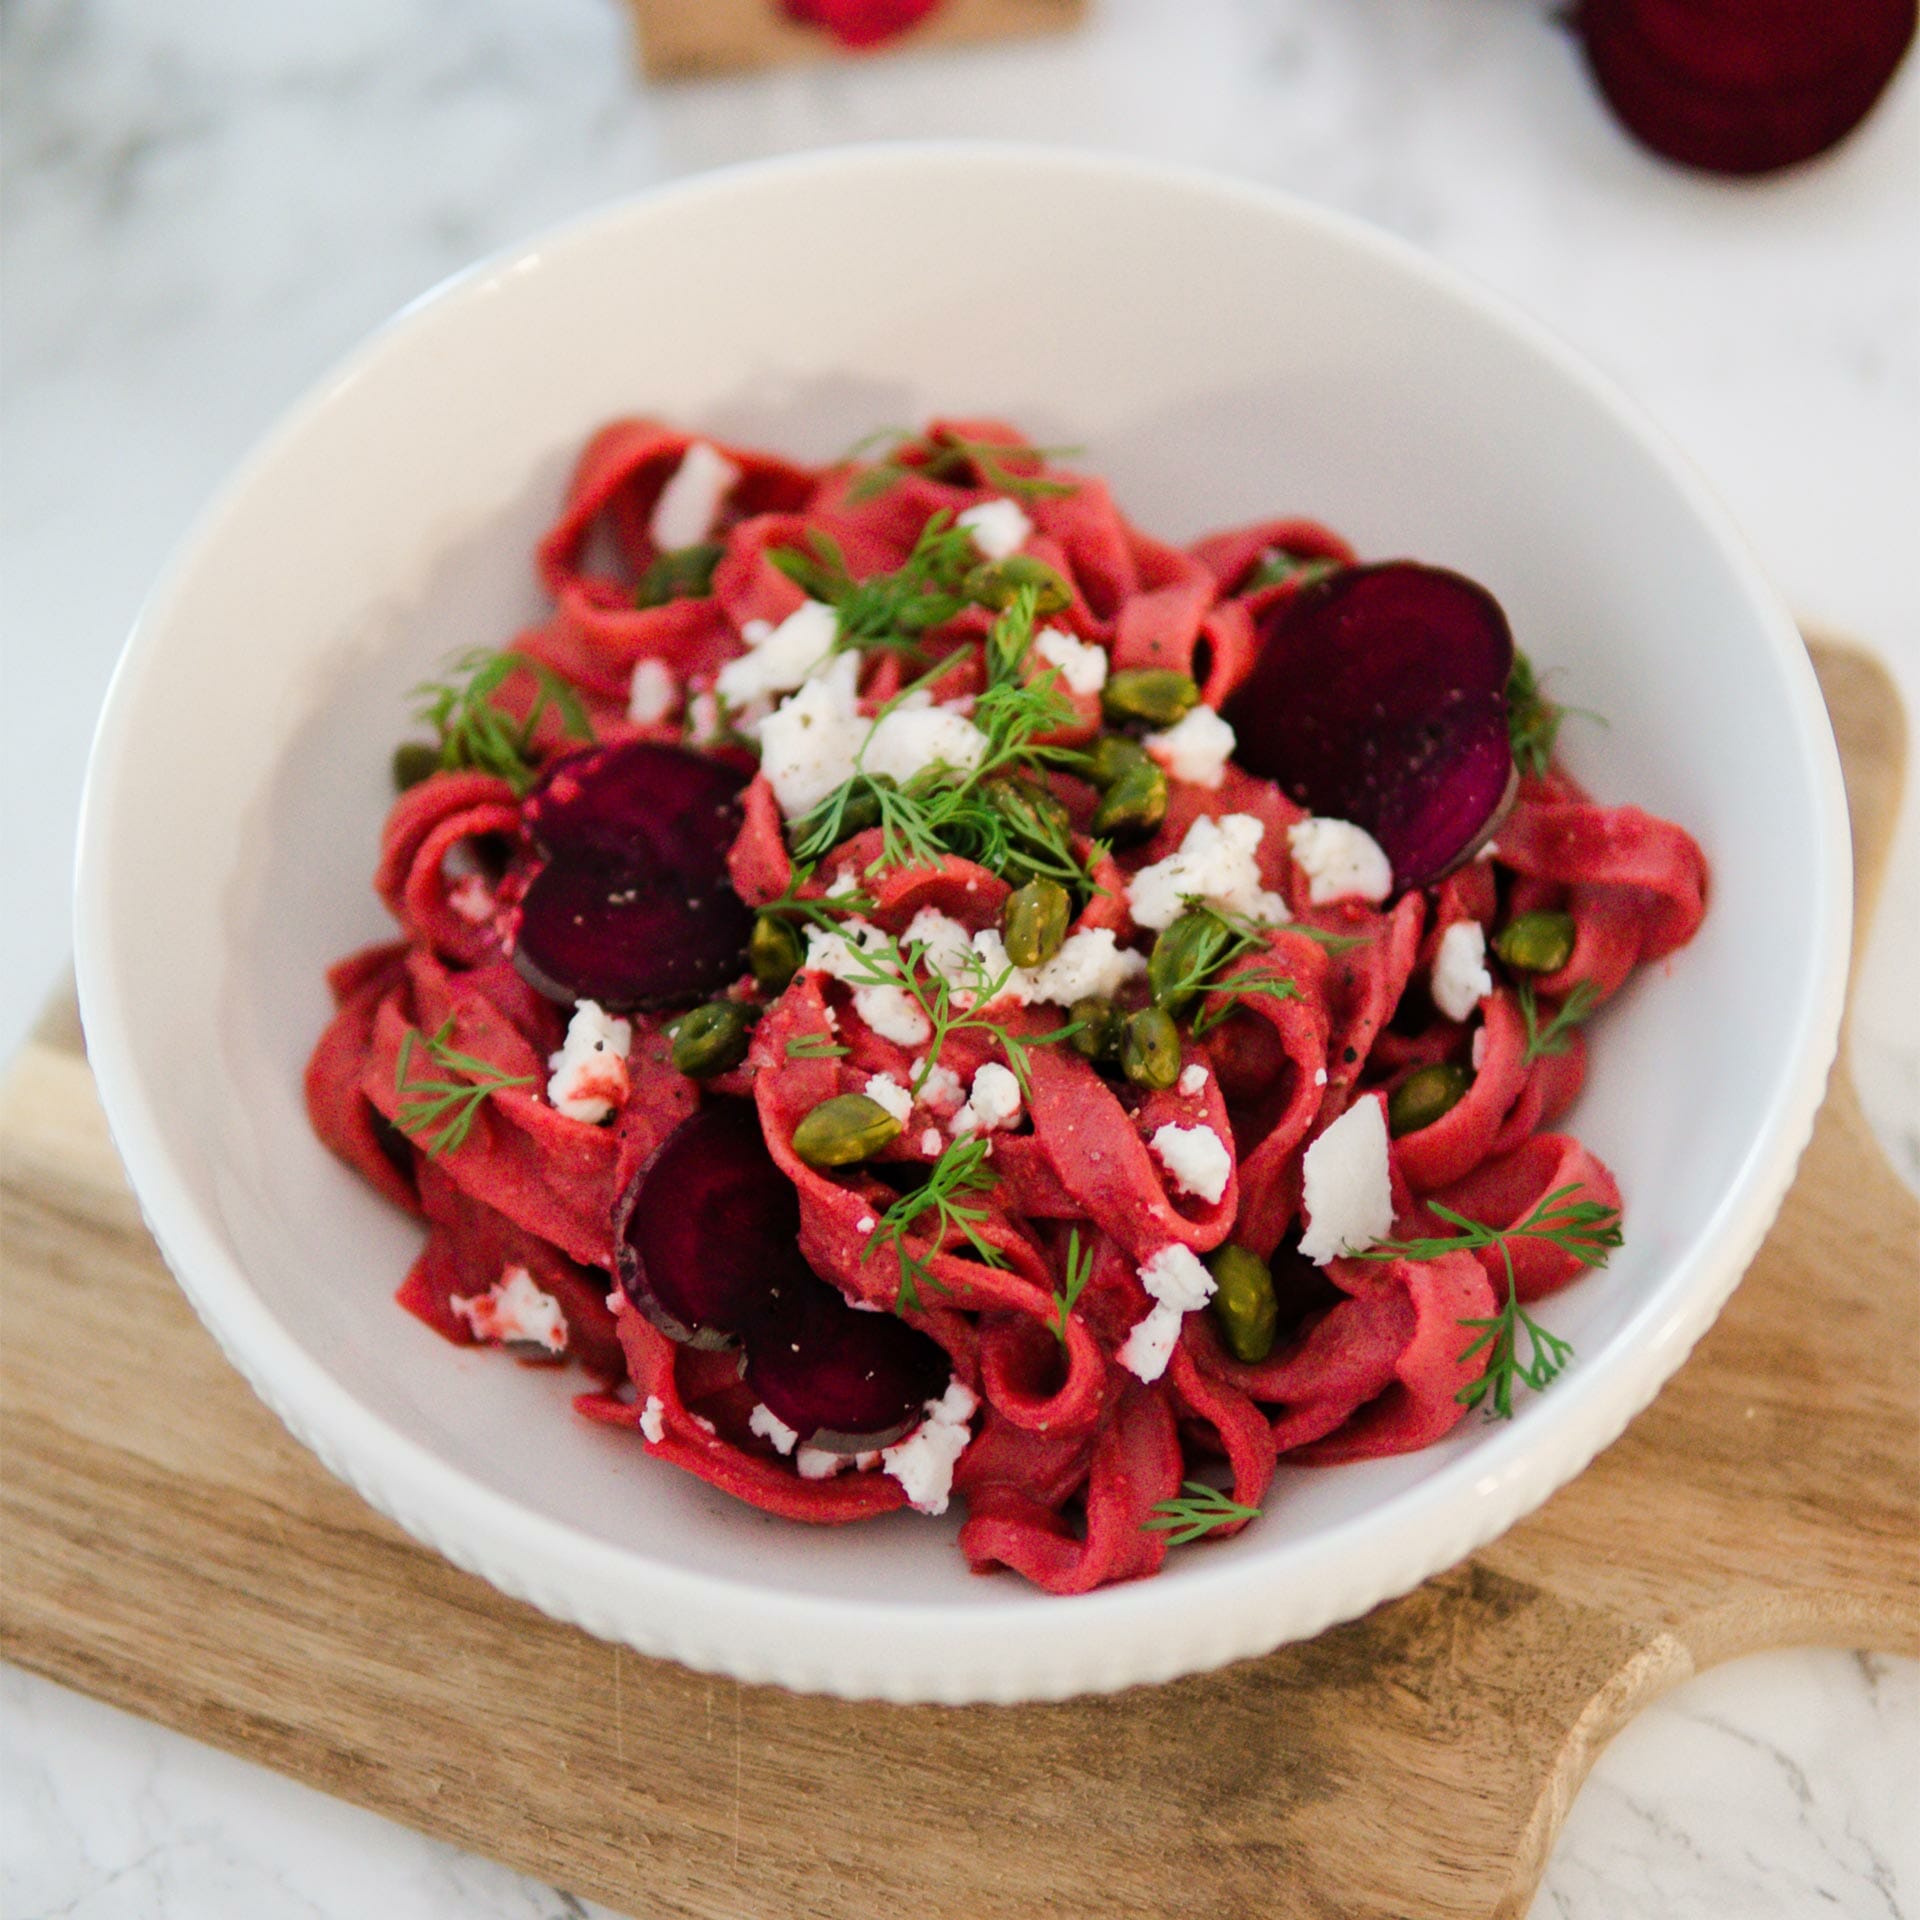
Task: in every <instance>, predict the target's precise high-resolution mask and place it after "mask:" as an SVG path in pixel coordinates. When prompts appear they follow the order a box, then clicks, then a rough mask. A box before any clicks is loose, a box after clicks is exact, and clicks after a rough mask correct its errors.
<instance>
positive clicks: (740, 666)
mask: <svg viewBox="0 0 1920 1920" xmlns="http://www.w3.org/2000/svg"><path fill="white" fill-rule="evenodd" d="M839 631H840V616H839V615H838V614H837V613H835V612H834V610H833V609H832V608H831V607H830V606H828V605H827V604H826V603H825V602H824V601H821V600H803V601H801V603H800V604H799V606H797V607H796V608H795V609H794V610H793V611H792V612H791V613H790V614H788V615H787V617H786V618H785V619H784V620H782V621H781V622H780V624H779V625H778V626H777V627H775V628H774V629H773V630H772V631H771V632H769V633H763V634H760V635H758V636H757V638H756V635H755V634H754V632H753V631H752V630H751V628H750V627H749V629H747V630H745V632H744V637H745V639H746V641H747V644H748V647H749V651H748V652H746V653H743V654H742V655H741V656H740V658H739V659H738V660H729V661H728V662H727V664H726V665H725V666H724V667H722V668H721V669H720V671H719V672H718V673H717V674H715V675H714V680H713V685H714V691H715V692H716V693H718V694H719V695H720V696H721V698H722V699H724V700H725V701H727V703H728V704H729V705H731V706H735V707H738V706H741V705H743V704H745V702H747V701H749V700H753V699H756V698H758V697H760V696H761V695H764V694H773V693H791V692H792V691H793V690H794V689H795V688H796V687H798V686H801V685H803V684H804V683H805V681H806V679H807V676H808V675H809V674H811V673H812V672H813V670H814V669H815V668H816V667H818V666H819V665H820V664H821V662H822V661H824V660H825V659H826V658H827V656H828V654H829V653H831V652H832V650H833V642H834V636H835V635H836V634H838V633H839ZM840 658H842V659H846V660H849V661H852V662H853V664H854V665H855V666H856V667H857V666H858V664H859V662H858V660H857V658H856V657H855V656H854V655H852V654H843V655H841V656H840Z"/></svg>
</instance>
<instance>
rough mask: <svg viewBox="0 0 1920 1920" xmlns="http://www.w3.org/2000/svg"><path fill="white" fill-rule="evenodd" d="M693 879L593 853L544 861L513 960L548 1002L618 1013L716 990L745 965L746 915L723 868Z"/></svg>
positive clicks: (523, 913) (524, 902)
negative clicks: (697, 881) (595, 1005)
mask: <svg viewBox="0 0 1920 1920" xmlns="http://www.w3.org/2000/svg"><path fill="white" fill-rule="evenodd" d="M692 884H693V883H692V882H691V881H689V880H685V879H682V878H679V877H677V876H673V875H668V876H666V877H665V878H663V879H655V878H652V877H650V876H646V875H643V874H641V873H640V872H637V871H636V870H635V869H634V868H632V867H626V866H618V865H614V864H612V863H611V862H609V861H607V860H604V859H601V858H598V857H595V856H593V855H586V856H579V855H575V856H568V857H556V858H554V859H552V860H549V861H548V862H547V863H546V865H545V866H543V867H542V868H541V869H540V870H539V871H538V872H537V873H536V874H535V875H534V876H533V878H532V879H531V880H530V881H529V882H528V883H527V890H526V892H525V894H524V895H523V896H522V898H521V901H520V925H519V933H518V936H517V939H516V943H515V947H514V956H513V957H514V963H515V965H516V966H518V967H519V969H520V972H521V973H522V975H524V976H525V978H526V979H527V980H528V981H529V982H530V983H531V984H532V985H533V986H535V987H537V988H538V989H539V990H540V992H542V993H544V994H546V995H548V996H549V997H550V998H552V999H555V1000H597V1001H598V1002H599V1003H600V1004H601V1005H602V1006H603V1007H610V1008H612V1009H614V1010H615V1011H616V1012H625V1011H627V1010H629V1009H631V1008H634V1007H665V1006H672V1005H675V1004H680V1003H684V1002H686V1001H690V1000H700V999H704V998H707V997H708V996H710V995H712V994H716V993H719V992H721V991H722V990H723V989H725V988H726V987H728V986H730V985H731V984H732V983H733V982H734V981H735V980H737V979H739V977H740V975H741V972H742V971H743V969H744V968H745V966H746V952H747V936H748V934H749V933H751V932H752V930H753V915H752V914H751V913H750V912H749V911H748V910H747V908H746V907H745V906H744V905H743V904H742V902H741V900H740V898H739V896H738V895H737V894H735V892H734V891H733V889H732V887H731V886H729V885H728V883H727V879H726V876H725V873H724V872H722V873H721V874H720V875H718V876H717V877H716V876H708V877H707V878H706V879H705V881H704V883H703V886H704V891H702V892H699V893H690V892H687V891H685V889H686V888H687V887H689V886H691V885H692Z"/></svg>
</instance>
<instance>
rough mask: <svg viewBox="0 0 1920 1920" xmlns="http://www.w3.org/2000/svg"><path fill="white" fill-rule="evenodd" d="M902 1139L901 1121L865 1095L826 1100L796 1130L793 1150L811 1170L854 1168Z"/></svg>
mask: <svg viewBox="0 0 1920 1920" xmlns="http://www.w3.org/2000/svg"><path fill="white" fill-rule="evenodd" d="M899 1137H900V1122H899V1121H898V1120H896V1119H895V1118H894V1117H893V1115H892V1114H890V1113H889V1112H888V1111H887V1110H886V1108H885V1107H883V1106H881V1104H880V1103H879V1102H878V1101H877V1100H869V1099H868V1098H867V1096H866V1095H865V1094H864V1093H840V1094H835V1095H834V1097H833V1098H832V1099H831V1100H822V1101H821V1102H820V1104H819V1105H818V1106H817V1107H815V1108H814V1110H813V1111H812V1112H811V1113H810V1114H808V1115H807V1117H806V1118H805V1119H804V1120H802V1121H801V1122H800V1124H799V1125H798V1126H797V1127H795V1128H794V1130H793V1150H794V1152H795V1153H797V1154H798V1155H799V1156H800V1158H801V1159H802V1160H804V1161H805V1162H806V1163H807V1165H808V1166H810V1167H850V1166H852V1165H853V1164H854V1162H855V1161H857V1160H867V1159H870V1158H872V1156H873V1155H874V1154H876V1153H878V1152H879V1151H880V1149H881V1148H882V1147H884V1146H885V1145H886V1144H887V1143H888V1142H889V1141H890V1140H897V1139H898V1138H899Z"/></svg>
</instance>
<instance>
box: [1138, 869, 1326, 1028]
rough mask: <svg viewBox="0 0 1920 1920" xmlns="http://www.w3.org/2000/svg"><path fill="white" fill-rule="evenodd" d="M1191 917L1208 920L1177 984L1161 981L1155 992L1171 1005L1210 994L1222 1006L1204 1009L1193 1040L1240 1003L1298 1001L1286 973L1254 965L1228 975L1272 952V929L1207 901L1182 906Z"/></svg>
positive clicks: (1185, 952)
mask: <svg viewBox="0 0 1920 1920" xmlns="http://www.w3.org/2000/svg"><path fill="white" fill-rule="evenodd" d="M1181 904H1182V905H1183V906H1184V907H1185V909H1186V911H1187V912H1188V913H1192V914H1198V915H1200V916H1201V918H1202V922H1203V924H1202V928H1201V931H1200V932H1199V933H1198V934H1197V935H1196V936H1195V938H1194V939H1193V940H1192V941H1191V942H1190V943H1189V944H1187V945H1186V946H1185V947H1184V949H1183V951H1182V953H1181V960H1182V962H1183V965H1182V970H1181V971H1180V973H1179V974H1178V975H1177V976H1176V977H1174V978H1173V979H1171V980H1156V981H1155V982H1154V991H1155V993H1156V994H1157V996H1158V997H1159V998H1160V1000H1161V1001H1163V1002H1164V1003H1165V1004H1166V1005H1168V1006H1171V1007H1178V1006H1181V1005H1184V1004H1185V1003H1187V1002H1188V1001H1191V1000H1193V999H1194V998H1196V997H1198V996H1202V995H1204V996H1206V997H1207V999H1208V1000H1209V1001H1210V1002H1212V1001H1219V1002H1221V1004H1219V1005H1213V1004H1208V1005H1203V1006H1202V1007H1201V1008H1200V1010H1199V1011H1198V1012H1197V1013H1195V1015H1194V1017H1193V1037H1194V1038H1195V1039H1196V1040H1198V1039H1200V1038H1201V1037H1202V1036H1203V1035H1205V1034H1208V1033H1211V1032H1212V1031H1213V1029H1214V1028H1215V1027H1217V1026H1218V1025H1219V1024H1220V1023H1221V1021H1223V1020H1225V1019H1226V1018H1227V1016H1228V1015H1229V1014H1230V1013H1232V1012H1233V1010H1234V1002H1235V1001H1236V1000H1248V999H1254V998H1257V997H1260V996H1264V997H1266V998H1268V999H1272V1000H1298V999H1300V998H1302V995H1301V992H1300V989H1299V987H1298V985H1296V984H1295V982H1294V981H1293V980H1292V979H1290V978H1289V977H1288V976H1287V975H1286V974H1284V973H1281V972H1279V971H1277V970H1276V969H1274V968H1271V967H1251V968H1248V969H1246V970H1245V971H1243V972H1240V973H1235V974H1228V973H1227V972H1226V969H1227V968H1229V967H1231V966H1234V965H1235V964H1236V963H1237V962H1239V961H1241V960H1244V959H1246V958H1247V957H1248V956H1249V955H1251V954H1255V953H1263V952H1265V951H1266V948H1267V932H1268V929H1267V928H1264V927H1260V926H1256V925H1255V924H1254V923H1253V922H1252V921H1251V920H1248V919H1246V918H1245V917H1244V916H1243V915H1240V914H1237V913H1229V912H1227V911H1225V910H1224V909H1223V908H1220V907H1215V906H1210V905H1208V903H1207V902H1206V901H1204V900H1198V899H1191V900H1185V901H1183V902H1182V903H1181Z"/></svg>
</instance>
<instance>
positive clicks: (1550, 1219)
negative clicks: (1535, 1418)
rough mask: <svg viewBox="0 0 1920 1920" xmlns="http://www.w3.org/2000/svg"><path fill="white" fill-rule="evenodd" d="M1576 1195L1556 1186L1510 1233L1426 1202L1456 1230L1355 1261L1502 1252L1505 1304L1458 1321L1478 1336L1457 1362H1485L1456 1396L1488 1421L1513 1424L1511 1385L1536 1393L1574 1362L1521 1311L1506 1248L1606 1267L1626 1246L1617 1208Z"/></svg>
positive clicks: (1378, 1248) (1376, 1248)
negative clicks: (1532, 1244)
mask: <svg viewBox="0 0 1920 1920" xmlns="http://www.w3.org/2000/svg"><path fill="white" fill-rule="evenodd" d="M1579 1191H1580V1188H1579V1184H1578V1183H1577V1182H1574V1183H1571V1184H1569V1185H1567V1186H1564V1187H1556V1188H1555V1189H1554V1190H1553V1191H1552V1192H1551V1193H1550V1194H1548V1195H1547V1196H1546V1198H1545V1199H1543V1200H1541V1201H1540V1202H1539V1203H1538V1204H1537V1205H1536V1206H1535V1207H1534V1209H1533V1211H1532V1212H1531V1213H1529V1214H1528V1215H1527V1217H1526V1218H1525V1219H1524V1220H1520V1221H1517V1222H1516V1223H1515V1224H1514V1225H1513V1226H1510V1227H1490V1226H1487V1225H1486V1224H1485V1223H1484V1222H1482V1221H1479V1220H1470V1219H1468V1218H1467V1216H1466V1215H1465V1214H1463V1213H1456V1212H1455V1211H1454V1210H1453V1209H1452V1208H1451V1207H1447V1206H1443V1205H1441V1203H1440V1202H1439V1201H1437V1200H1430V1201H1428V1202H1427V1205H1428V1208H1429V1209H1430V1210H1431V1211H1432V1212H1434V1213H1436V1214H1438V1215H1439V1216H1440V1218H1441V1219H1442V1220H1445V1221H1447V1222H1448V1223H1449V1224H1450V1225H1451V1226H1453V1227H1455V1228H1456V1229H1457V1231H1456V1232H1454V1233H1450V1234H1437V1235H1433V1236H1431V1237H1429V1238H1426V1239H1420V1240H1382V1241H1378V1242H1376V1243H1375V1244H1374V1245H1373V1246H1371V1247H1368V1248H1367V1249H1366V1250H1365V1252H1363V1253H1357V1254H1355V1255H1353V1256H1352V1257H1353V1258H1354V1259H1356V1260H1438V1259H1440V1258H1442V1257H1443V1256H1444V1255H1446V1254H1449V1253H1477V1252H1479V1251H1481V1250H1482V1249H1483V1248H1486V1247H1498V1248H1499V1249H1500V1258H1501V1260H1502V1262H1503V1263H1504V1264H1505V1266H1506V1269H1507V1301H1506V1305H1505V1306H1504V1307H1502V1308H1501V1310H1500V1311H1499V1312H1498V1313H1497V1314H1495V1315H1493V1316H1492V1318H1490V1319H1485V1320H1474V1319H1469V1320H1463V1321H1461V1323H1460V1324H1461V1325H1462V1326H1463V1327H1471V1328H1474V1329H1475V1330H1476V1331H1477V1333H1478V1338H1476V1339H1475V1340H1474V1342H1473V1344H1472V1345H1471V1346H1469V1347H1467V1348H1465V1349H1464V1350H1463V1351H1462V1352H1461V1353H1460V1354H1459V1356H1458V1357H1459V1358H1460V1359H1461V1360H1463V1361H1464V1360H1471V1359H1472V1358H1474V1356H1475V1355H1476V1354H1480V1353H1485V1354H1486V1356H1487V1364H1486V1367H1485V1369H1484V1370H1483V1371H1482V1372H1481V1373H1480V1374H1479V1375H1477V1376H1476V1377H1475V1378H1474V1379H1472V1380H1470V1381H1468V1382H1467V1384H1466V1385H1465V1386H1464V1387H1462V1388H1461V1389H1460V1392H1459V1394H1458V1395H1457V1396H1456V1397H1457V1398H1458V1399H1459V1401H1460V1403H1461V1405H1462V1406H1467V1407H1477V1406H1479V1405H1480V1404H1481V1403H1482V1402H1483V1401H1485V1402H1487V1403H1488V1405H1487V1412H1488V1414H1489V1417H1491V1418H1493V1419H1496V1420H1511V1419H1512V1418H1513V1384H1514V1382H1515V1381H1516V1380H1518V1381H1519V1382H1520V1383H1521V1384H1522V1385H1523V1386H1528V1387H1531V1388H1532V1389H1533V1390H1534V1391H1535V1392H1536V1393H1538V1392H1539V1391H1540V1390H1541V1389H1542V1388H1543V1387H1545V1386H1547V1385H1549V1384H1550V1383H1551V1382H1552V1381H1553V1380H1555V1379H1557V1378H1558V1377H1559V1375H1560V1374H1561V1373H1562V1372H1563V1371H1564V1369H1565V1367H1566V1364H1567V1362H1568V1361H1569V1360H1571V1359H1572V1358H1573V1345H1572V1343H1571V1342H1570V1341H1566V1340H1562V1339H1561V1338H1559V1336H1558V1335H1556V1334H1552V1333H1549V1332H1548V1331H1547V1330H1546V1328H1545V1327H1543V1326H1541V1325H1540V1323H1539V1322H1538V1321H1537V1320H1535V1319H1534V1318H1533V1316H1532V1315H1531V1314H1529V1313H1528V1312H1527V1311H1526V1309H1525V1308H1524V1307H1522V1306H1521V1304H1520V1300H1519V1295H1518V1293H1517V1290H1516V1288H1515V1285H1514V1277H1513V1253H1512V1251H1511V1249H1510V1247H1509V1244H1508V1243H1509V1242H1510V1241H1513V1240H1544V1241H1546V1242H1547V1243H1548V1245H1550V1246H1554V1247H1558V1248H1559V1249H1560V1251H1561V1252H1562V1253H1565V1254H1570V1255H1571V1256H1572V1257H1573V1258H1574V1259H1575V1260H1577V1261H1579V1262H1580V1264H1581V1265H1582V1266H1583V1267H1604V1266H1605V1265H1606V1264H1607V1261H1608V1259H1609V1258H1610V1257H1611V1256H1612V1254H1613V1252H1614V1250H1615V1249H1616V1248H1618V1247H1619V1246H1621V1245H1622V1244H1623V1236H1622V1234H1621V1231H1620V1209H1619V1208H1618V1207H1609V1206H1603V1205H1602V1204H1601V1203H1600V1202H1599V1201H1597V1200H1574V1199H1572V1198H1571V1196H1572V1195H1573V1194H1576V1193H1578V1192H1579ZM1523 1333H1524V1334H1525V1335H1526V1336H1527V1341H1528V1345H1529V1353H1528V1357H1527V1358H1526V1359H1525V1360H1524V1361H1523V1360H1522V1359H1521V1358H1520V1352H1519V1341H1520V1335H1521V1334H1523Z"/></svg>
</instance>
